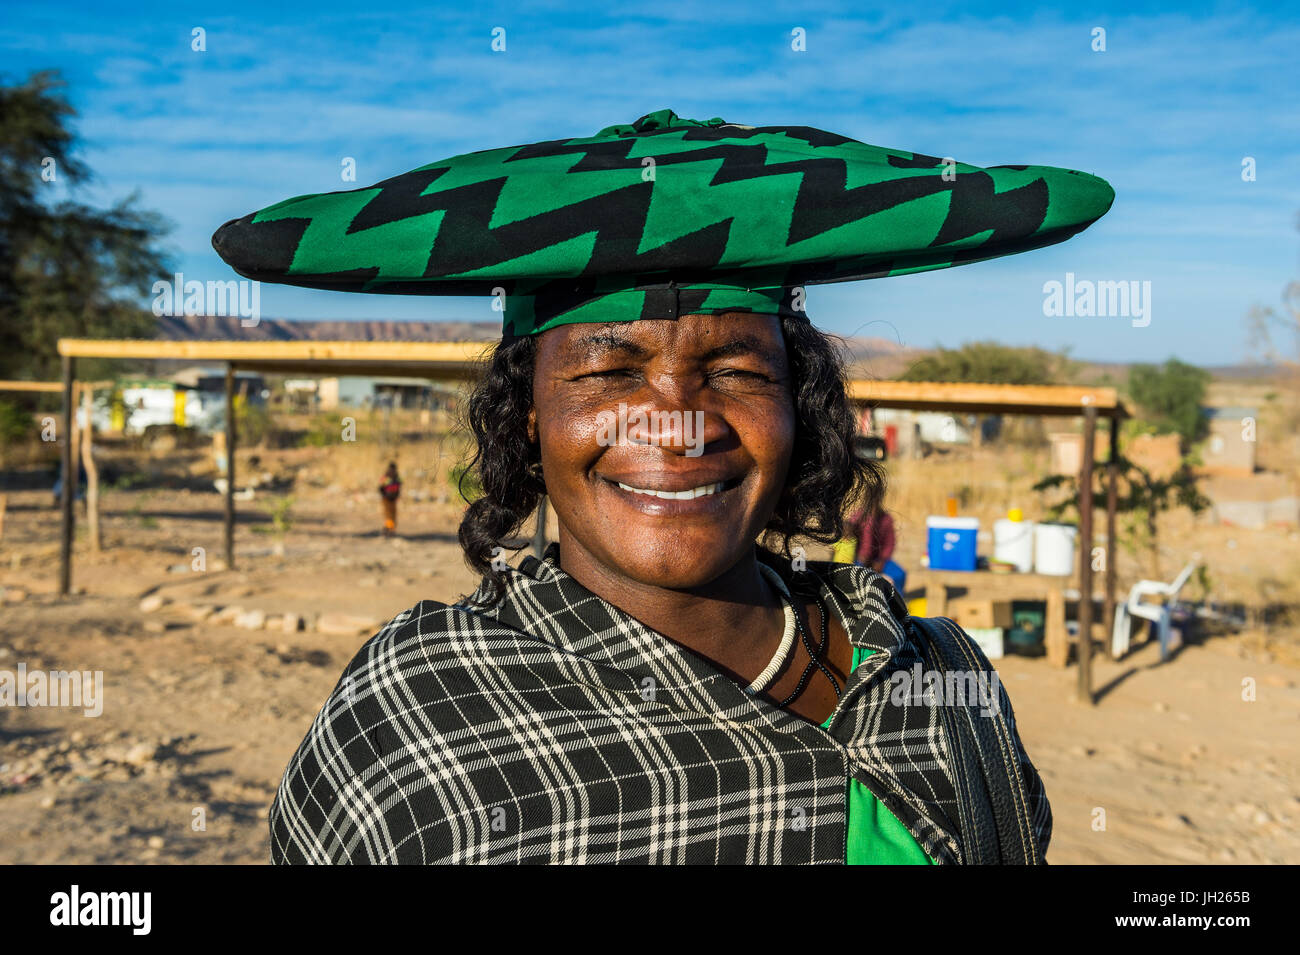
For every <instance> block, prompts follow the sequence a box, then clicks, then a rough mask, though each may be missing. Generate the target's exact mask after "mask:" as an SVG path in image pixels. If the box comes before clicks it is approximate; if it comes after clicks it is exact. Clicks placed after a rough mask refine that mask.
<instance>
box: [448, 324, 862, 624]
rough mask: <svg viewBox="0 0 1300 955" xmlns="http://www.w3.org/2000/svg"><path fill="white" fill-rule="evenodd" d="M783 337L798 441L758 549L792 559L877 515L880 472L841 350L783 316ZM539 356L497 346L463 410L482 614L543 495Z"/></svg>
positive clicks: (528, 347)
mask: <svg viewBox="0 0 1300 955" xmlns="http://www.w3.org/2000/svg"><path fill="white" fill-rule="evenodd" d="M781 333H782V336H783V337H784V339H785V350H786V357H787V361H788V362H789V366H790V372H791V390H792V392H793V397H794V408H795V439H794V450H793V453H792V456H791V460H790V470H789V474H788V476H787V478H786V486H785V489H784V491H783V493H782V495H781V497H780V499H779V501H778V503H777V507H776V510H775V512H774V513H773V514H772V518H771V520H769V521H768V523H767V525H766V527H765V529H764V545H765V546H770V545H769V541H771V540H773V539H776V540H779V541H780V543H779V549H780V551H781V552H782V553H784V554H785V555H787V556H789V555H790V542H791V540H792V539H793V538H796V537H802V538H807V539H810V540H813V541H817V542H819V543H823V544H830V543H833V542H834V541H836V540H838V539H839V537H840V535H841V532H842V524H843V514H844V509H845V507H846V506H847V505H850V504H861V505H863V506H865V507H866V508H875V507H879V506H880V503H881V501H882V500H883V498H884V491H885V472H884V469H883V468H882V467H881V466H880V465H879V464H877V463H876V462H874V461H865V460H862V459H861V458H858V457H856V456H855V455H854V454H853V437H854V434H855V432H856V415H855V414H854V412H853V408H852V407H851V405H850V404H849V399H848V393H847V388H846V377H845V361H844V343H843V340H841V339H839V338H837V337H835V336H832V335H828V334H826V333H824V332H821V331H819V330H818V329H816V328H815V327H813V325H812V324H811V323H810V322H809V321H808V320H807V319H805V318H794V317H787V316H782V318H781ZM536 356H537V339H536V337H535V336H524V337H520V338H513V339H507V340H503V341H502V342H501V343H500V344H498V345H497V347H496V349H495V351H494V352H493V354H492V357H491V359H490V360H489V362H488V366H487V369H486V371H485V372H484V375H483V377H482V379H481V380H480V381H479V383H478V385H477V386H476V387H475V389H474V391H473V393H472V394H471V395H470V397H469V401H468V402H467V404H466V405H465V426H466V427H467V429H468V430H469V431H471V432H472V433H473V435H474V438H475V441H476V447H475V450H474V454H473V457H472V458H471V460H470V461H469V464H468V466H467V468H466V471H465V472H464V473H466V474H467V473H469V472H470V471H472V472H473V473H474V474H475V475H476V476H477V477H478V481H479V484H480V486H481V487H482V495H481V496H479V497H477V498H475V499H474V500H473V501H471V502H470V505H469V508H468V509H467V510H466V512H465V517H464V519H463V520H462V521H461V523H460V531H459V538H460V545H461V548H462V549H463V550H464V551H465V561H466V563H467V564H468V565H469V566H470V568H472V569H473V570H475V571H477V572H478V573H480V574H482V575H483V576H484V578H485V580H486V582H487V584H488V593H487V602H486V606H487V607H491V606H493V605H494V604H496V603H497V601H499V600H500V599H501V597H502V595H503V594H504V585H503V582H502V581H503V572H501V571H497V570H494V569H493V567H492V563H493V559H494V558H497V559H498V560H499V557H500V554H501V553H502V552H503V550H505V549H513V550H519V549H521V547H522V546H524V545H522V544H519V543H518V542H517V535H518V533H519V530H520V528H521V527H522V526H523V524H524V521H526V520H527V519H528V518H529V516H531V515H532V513H533V512H534V510H536V508H537V504H538V501H539V500H540V499H541V497H542V495H543V494H545V493H546V484H545V481H544V480H543V478H542V473H541V449H540V447H539V446H538V445H537V444H534V443H532V442H530V441H529V440H528V412H529V411H530V410H531V409H532V406H533V368H534V362H535V360H536ZM462 480H464V477H463V475H462ZM460 490H461V496H462V497H465V494H464V489H463V487H462V488H460ZM508 541H509V542H512V543H507V542H508Z"/></svg>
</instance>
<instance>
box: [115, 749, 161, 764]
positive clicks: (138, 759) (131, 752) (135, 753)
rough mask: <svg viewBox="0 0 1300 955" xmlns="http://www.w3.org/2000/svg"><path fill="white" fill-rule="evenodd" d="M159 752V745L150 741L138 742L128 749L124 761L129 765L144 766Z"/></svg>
mask: <svg viewBox="0 0 1300 955" xmlns="http://www.w3.org/2000/svg"><path fill="white" fill-rule="evenodd" d="M157 753H158V747H156V746H154V745H152V744H150V743H136V744H135V745H134V746H132V747H131V748H130V749H128V750H127V751H126V755H125V756H124V757H123V762H125V763H126V764H127V765H128V766H137V767H140V766H144V765H145V764H146V763H148V762H151V761H152V760H153V758H154V756H155V755H157Z"/></svg>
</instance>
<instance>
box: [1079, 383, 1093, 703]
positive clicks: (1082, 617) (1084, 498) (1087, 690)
mask: <svg viewBox="0 0 1300 955" xmlns="http://www.w3.org/2000/svg"><path fill="white" fill-rule="evenodd" d="M1096 437H1097V409H1096V408H1094V407H1093V406H1092V405H1089V406H1088V407H1087V409H1086V410H1085V412H1084V415H1083V463H1082V466H1081V467H1080V469H1079V640H1078V643H1077V645H1076V649H1077V650H1078V653H1079V685H1078V689H1077V694H1076V695H1077V697H1078V699H1079V702H1081V703H1087V704H1088V705H1089V706H1091V705H1092V702H1093V699H1092V544H1093V533H1092V472H1093V457H1094V455H1095V453H1096Z"/></svg>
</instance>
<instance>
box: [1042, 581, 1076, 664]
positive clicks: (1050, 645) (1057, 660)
mask: <svg viewBox="0 0 1300 955" xmlns="http://www.w3.org/2000/svg"><path fill="white" fill-rule="evenodd" d="M1065 579H1066V578H1064V577H1058V578H1057V580H1058V581H1060V580H1065ZM1043 648H1044V649H1045V650H1046V652H1047V662H1048V663H1050V664H1052V666H1055V667H1061V668H1062V669H1064V668H1065V666H1066V665H1068V664H1069V662H1070V635H1069V634H1068V633H1066V631H1065V591H1064V589H1063V588H1062V587H1061V585H1060V583H1052V584H1049V585H1048V587H1047V612H1046V616H1045V619H1044V620H1043Z"/></svg>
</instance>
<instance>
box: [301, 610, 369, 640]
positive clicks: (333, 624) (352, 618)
mask: <svg viewBox="0 0 1300 955" xmlns="http://www.w3.org/2000/svg"><path fill="white" fill-rule="evenodd" d="M378 629H379V623H378V621H376V620H374V619H372V618H370V617H359V616H356V615H354V614H347V613H337V612H334V611H330V612H328V613H323V614H321V615H320V618H319V619H318V620H317V621H316V630H317V632H318V633H325V634H330V635H333V636H340V637H354V636H357V635H358V634H362V633H365V634H372V633H374V632H375V631H377V630H378Z"/></svg>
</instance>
